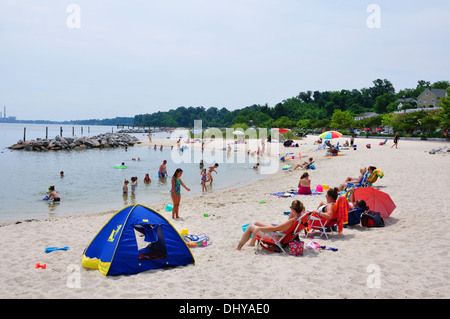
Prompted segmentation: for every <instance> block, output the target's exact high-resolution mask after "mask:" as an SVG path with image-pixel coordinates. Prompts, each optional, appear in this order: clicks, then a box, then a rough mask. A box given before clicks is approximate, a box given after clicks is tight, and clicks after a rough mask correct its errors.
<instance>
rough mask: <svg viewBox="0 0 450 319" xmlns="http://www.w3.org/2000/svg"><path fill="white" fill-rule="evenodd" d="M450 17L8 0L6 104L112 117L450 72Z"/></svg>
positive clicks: (348, 2) (434, 7)
mask: <svg viewBox="0 0 450 319" xmlns="http://www.w3.org/2000/svg"><path fill="white" fill-rule="evenodd" d="M449 15H450V1H448V0H430V1H405V0H397V1H377V0H368V1H364V0H342V1H336V0H315V1H306V0H121V1H120V0H86V1H84V0H83V1H82V0H68V1H64V0H58V1H56V0H52V1H48V0H39V1H33V0H29V1H25V0H1V2H0V111H2V112H3V107H4V106H6V108H7V116H16V117H17V119H18V120H52V121H65V120H84V119H105V118H115V117H122V116H124V117H133V116H134V115H137V114H145V113H154V112H158V111H168V110H170V109H176V108H177V107H180V106H185V107H189V106H193V107H197V106H203V107H205V108H209V107H217V108H222V107H225V108H227V109H228V110H235V109H238V108H244V107H246V106H250V105H253V104H261V105H262V104H265V103H267V104H268V105H269V106H270V107H273V106H275V105H276V104H277V103H280V102H282V101H283V100H285V99H288V98H291V97H294V96H297V95H298V94H299V93H300V92H304V91H308V90H311V91H339V90H342V89H348V90H352V89H358V90H359V89H362V88H364V87H371V86H373V81H374V80H376V79H388V80H389V81H391V82H392V84H393V85H394V87H395V89H396V91H399V90H401V89H404V88H415V87H416V85H417V81H419V80H426V81H430V82H431V83H433V82H436V81H442V80H446V81H448V80H450V75H449V74H450V73H449V71H450V59H449V55H448V52H450V41H448V30H450V20H449V19H448V16H449Z"/></svg>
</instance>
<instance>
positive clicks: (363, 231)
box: [0, 137, 450, 299]
mask: <svg viewBox="0 0 450 319" xmlns="http://www.w3.org/2000/svg"><path fill="white" fill-rule="evenodd" d="M314 139H315V137H308V138H307V139H305V140H303V141H300V144H301V145H300V148H299V149H289V151H295V152H296V153H298V152H299V151H300V152H301V153H302V156H307V157H309V156H313V157H314V159H315V161H316V167H317V170H315V171H309V173H310V177H311V179H312V184H313V185H314V187H315V186H316V185H317V184H319V183H320V184H327V185H330V186H337V185H338V184H339V183H341V182H342V181H343V180H344V179H345V178H346V177H347V176H357V175H358V172H359V168H360V167H361V166H369V165H374V166H376V167H378V168H380V169H382V170H383V171H384V173H385V177H384V178H383V179H381V180H378V181H377V182H376V186H377V187H381V188H380V190H382V191H385V192H387V193H388V194H390V195H391V197H392V199H393V200H394V201H395V203H396V205H397V208H396V209H395V211H394V212H393V214H392V215H391V217H390V218H388V219H385V223H386V227H384V228H370V229H368V228H362V227H358V226H357V227H353V228H346V229H344V233H343V234H341V235H337V234H333V235H330V239H328V240H326V239H318V240H315V241H317V242H319V243H320V244H321V245H326V246H328V247H334V248H338V249H339V250H338V251H337V252H332V251H328V250H326V251H321V252H318V251H311V250H305V254H304V256H302V257H293V256H286V255H283V254H280V253H269V252H260V253H259V254H255V253H254V248H252V247H248V246H245V247H244V248H243V249H242V250H241V251H235V250H234V247H235V246H236V244H237V242H238V241H239V239H240V237H241V235H242V230H241V225H244V224H247V223H250V222H253V221H255V220H261V221H266V222H269V223H279V222H282V221H284V220H285V219H286V216H285V215H283V214H282V212H283V211H287V210H289V205H290V203H291V201H292V200H293V199H299V200H301V201H302V202H303V203H304V204H305V206H306V208H307V209H315V208H316V207H317V205H318V203H319V202H320V201H321V200H323V199H324V197H323V196H295V197H294V198H278V197H276V196H272V195H270V194H271V193H274V192H279V191H287V190H290V189H292V188H296V187H297V183H298V179H299V176H300V175H301V173H302V172H303V170H296V171H280V172H278V173H277V174H274V175H271V176H268V177H267V178H266V179H264V180H262V181H260V182H258V183H256V184H252V185H249V186H246V187H242V188H238V189H232V190H231V191H225V192H219V191H214V190H213V191H210V192H209V193H208V194H206V195H204V196H201V197H198V198H192V199H183V198H182V200H181V209H180V217H182V218H181V219H179V220H176V221H172V220H171V213H167V212H165V211H164V206H163V205H157V206H155V207H152V205H151V203H145V202H143V203H141V204H144V205H148V206H150V207H152V208H154V209H156V210H158V211H159V212H161V213H162V214H163V215H164V216H165V217H166V218H168V219H169V220H170V221H171V222H172V224H173V225H174V226H175V227H176V228H177V229H178V230H179V231H180V230H181V229H182V228H187V229H188V230H189V232H190V233H191V234H201V233H205V234H207V235H208V236H209V237H210V238H211V241H212V244H211V245H210V246H208V247H205V248H194V249H192V252H193V254H194V256H195V259H196V264H195V265H189V266H184V267H177V268H172V269H161V270H151V271H147V272H144V273H140V274H137V275H133V276H119V277H109V276H108V277H105V276H103V275H101V274H100V273H99V272H98V271H96V270H87V269H84V268H82V267H81V257H82V253H83V250H84V248H85V247H86V246H87V245H88V244H89V243H90V241H91V240H92V238H93V237H94V236H95V235H96V234H97V232H98V231H99V230H100V228H101V227H102V226H103V225H104V224H105V223H106V222H107V221H108V220H109V218H110V217H111V216H112V212H109V213H101V214H96V215H89V216H74V217H61V218H49V219H45V220H39V221H32V222H22V223H19V224H7V225H3V226H2V227H0V236H1V238H2V240H1V249H0V254H1V260H2V262H1V264H0V274H1V279H0V297H1V298H194V299H197V298H269V299H270V298H283V299H291V298H308V299H314V298H449V297H450V289H449V288H450V287H449V282H450V279H449V278H450V260H449V250H450V240H449V233H450V221H449V219H448V218H447V217H448V216H447V215H448V212H449V210H448V208H449V207H450V206H449V204H450V200H449V197H448V189H449V186H450V181H449V173H448V167H449V164H450V153H447V154H435V155H430V154H428V150H430V149H432V148H434V147H439V146H443V145H448V144H445V143H444V142H431V141H408V140H404V139H401V140H400V143H399V148H398V149H391V147H390V146H391V145H392V141H391V140H390V141H388V143H387V145H385V146H379V145H378V143H379V142H380V141H381V140H374V139H362V138H361V139H356V143H357V144H358V146H359V147H358V150H357V151H353V150H347V151H343V152H342V153H343V154H345V155H344V156H339V157H335V158H325V157H324V156H323V155H324V152H323V151H314V149H315V148H316V146H313V145H312V143H313V141H314ZM339 141H340V142H341V144H342V143H343V141H344V139H339ZM333 142H334V141H333ZM172 143H173V141H172ZM366 143H371V144H372V148H371V149H366V148H365V147H362V146H363V145H365V144H366ZM158 145H160V144H158ZM166 145H168V144H166ZM293 162H294V163H296V162H297V160H294V161H293ZM218 172H219V174H217V175H215V178H217V179H219V178H220V176H221V175H220V167H219V170H218ZM198 187H201V186H200V185H199V186H198ZM182 193H183V191H182ZM167 200H168V201H169V200H170V198H168V199H167ZM261 201H265V202H266V203H265V204H259V202H261ZM121 208H122V207H118V210H119V209H121ZM204 213H208V214H214V216H210V217H204V216H203V214H204ZM303 240H304V241H305V242H306V243H308V242H310V241H312V240H314V239H308V238H303ZM54 246H56V247H65V246H69V247H70V250H68V251H55V252H52V253H49V254H46V253H45V252H44V249H45V248H46V247H54ZM37 262H39V263H41V264H46V265H47V268H46V269H35V264H36V263H37ZM74 278H79V286H77V284H76V281H74ZM373 278H378V279H379V281H376V280H375V281H374V280H372V279H373Z"/></svg>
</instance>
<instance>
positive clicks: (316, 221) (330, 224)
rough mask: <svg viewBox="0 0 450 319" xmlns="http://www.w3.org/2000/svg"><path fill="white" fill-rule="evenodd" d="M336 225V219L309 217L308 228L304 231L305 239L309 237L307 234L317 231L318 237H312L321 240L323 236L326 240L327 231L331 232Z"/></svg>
mask: <svg viewBox="0 0 450 319" xmlns="http://www.w3.org/2000/svg"><path fill="white" fill-rule="evenodd" d="M336 223H337V219H336V218H333V219H324V218H321V217H318V216H313V215H311V216H310V217H309V221H308V228H307V229H305V233H306V235H307V237H309V235H308V234H310V233H312V232H314V231H316V230H317V231H319V232H320V235H319V236H314V238H315V239H318V238H321V237H322V236H323V235H325V237H326V238H327V239H328V235H327V229H328V231H330V230H331V231H333V228H334V226H336Z"/></svg>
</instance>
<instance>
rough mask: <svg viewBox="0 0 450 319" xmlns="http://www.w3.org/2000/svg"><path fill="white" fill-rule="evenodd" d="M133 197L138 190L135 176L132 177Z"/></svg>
mask: <svg viewBox="0 0 450 319" xmlns="http://www.w3.org/2000/svg"><path fill="white" fill-rule="evenodd" d="M130 185H131V195H134V191H135V190H136V186H137V177H135V176H133V177H131V184H130Z"/></svg>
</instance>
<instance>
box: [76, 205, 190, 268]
mask: <svg viewBox="0 0 450 319" xmlns="http://www.w3.org/2000/svg"><path fill="white" fill-rule="evenodd" d="M191 263H192V264H195V260H194V256H193V255H192V253H191V251H190V249H189V247H188V246H187V245H186V243H185V241H184V240H183V238H182V237H181V236H180V234H179V233H178V231H177V230H176V229H175V228H174V227H173V226H172V224H171V223H170V222H169V221H168V220H167V219H166V218H164V217H163V216H161V215H160V214H159V213H158V212H156V211H154V210H153V209H151V208H148V207H145V206H143V205H141V204H136V205H131V206H127V207H125V208H124V209H122V210H121V211H119V212H117V213H116V214H115V215H114V216H113V217H111V219H110V220H109V221H108V222H107V223H106V224H105V226H103V228H102V229H101V230H100V231H99V233H98V234H97V236H95V237H94V239H93V240H92V242H91V243H90V244H89V246H88V247H87V248H86V249H85V251H84V253H83V259H82V262H81V265H82V266H83V267H85V268H89V269H98V271H100V273H102V274H103V275H105V276H106V275H130V274H136V273H139V272H142V271H146V270H149V269H156V268H163V267H170V266H180V265H187V264H191Z"/></svg>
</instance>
